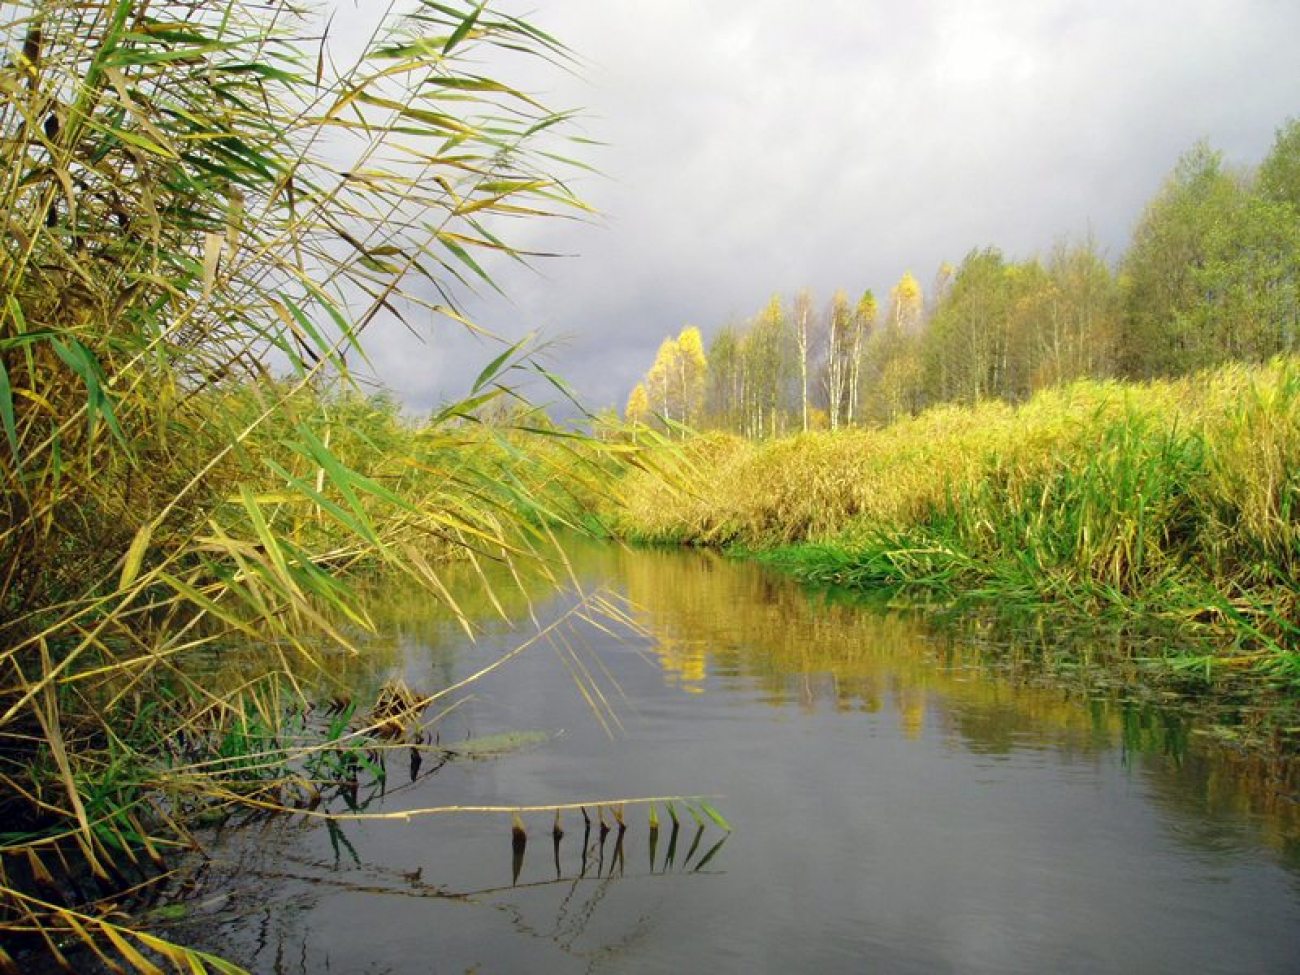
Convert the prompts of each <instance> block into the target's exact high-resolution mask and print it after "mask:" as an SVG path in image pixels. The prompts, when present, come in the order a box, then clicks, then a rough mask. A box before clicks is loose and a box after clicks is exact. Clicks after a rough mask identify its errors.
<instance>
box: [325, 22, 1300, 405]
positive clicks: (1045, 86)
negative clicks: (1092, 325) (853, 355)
mask: <svg viewBox="0 0 1300 975" xmlns="http://www.w3.org/2000/svg"><path fill="white" fill-rule="evenodd" d="M520 9H521V11H522V10H524V8H520ZM349 15H351V6H350V5H344V6H343V8H342V10H341V16H343V17H345V18H346V17H347V16H349ZM531 19H532V21H533V22H535V23H536V24H538V25H539V26H541V27H542V28H544V29H546V30H548V31H550V32H552V33H553V34H555V35H556V36H557V37H559V38H560V39H561V40H563V41H564V42H565V43H567V44H568V45H569V46H570V47H571V48H572V49H573V50H574V51H575V53H576V54H577V55H578V56H579V58H580V59H581V64H580V66H579V68H578V74H577V76H570V75H565V74H564V73H562V72H558V71H550V70H544V69H543V67H542V66H540V65H533V66H527V67H525V69H524V71H523V72H522V73H521V74H518V75H516V76H515V77H516V78H519V79H520V80H521V83H522V84H524V85H526V86H527V87H529V88H530V90H535V91H538V92H539V93H540V94H541V95H542V96H543V97H544V98H545V99H546V100H548V101H549V102H550V103H551V104H552V105H553V106H554V107H560V106H565V107H568V106H584V107H585V108H586V109H587V112H588V117H587V119H586V120H585V121H584V122H583V124H582V128H583V133H584V134H585V135H588V136H591V137H593V138H597V139H600V140H602V141H603V142H605V143H607V146H605V147H604V148H600V149H594V150H591V151H590V152H589V153H588V154H587V155H586V159H587V161H588V162H590V163H592V164H593V165H595V166H597V167H598V168H599V169H600V170H601V171H602V172H603V173H604V176H603V177H600V178H594V177H593V178H584V179H582V180H580V181H579V182H578V186H579V188H580V190H581V192H582V193H583V194H584V196H585V197H586V198H587V199H588V200H589V201H590V202H591V203H592V204H594V205H595V206H597V207H598V208H599V209H600V211H601V213H602V217H601V218H600V219H598V220H596V221H594V222H592V223H589V224H575V223H571V222H549V223H538V224H533V225H529V226H520V227H518V228H515V230H516V236H515V240H516V242H518V243H519V244H521V245H523V246H528V247H535V248H537V249H541V250H546V251H559V252H565V253H570V254H576V255H578V256H576V257H572V258H566V259H562V260H545V261H541V262H539V263H537V264H536V265H535V267H534V269H532V270H528V269H523V268H519V267H517V266H514V265H510V264H504V263H501V262H494V263H493V265H492V268H493V272H494V273H495V274H496V275H497V277H498V278H499V281H500V283H501V285H502V287H503V288H504V290H505V291H506V292H507V294H508V295H509V300H505V299H501V298H497V297H493V296H483V297H480V298H474V299H470V300H468V301H467V302H466V307H467V309H468V310H469V311H470V313H471V314H472V315H473V316H474V317H475V318H476V320H478V321H481V322H482V323H483V324H484V325H485V326H487V327H488V328H491V329H493V330H494V331H497V332H498V333H500V334H502V335H504V336H506V337H510V338H514V337H517V336H519V335H522V334H523V333H525V332H527V331H529V330H532V329H540V330H541V332H542V334H543V335H544V336H545V337H548V338H552V339H558V338H560V337H561V336H567V337H568V338H567V340H566V341H564V342H563V343H561V344H560V345H559V346H558V347H557V348H555V349H554V350H553V352H552V354H551V359H550V362H551V365H552V366H553V367H554V368H555V369H556V370H557V371H558V372H560V373H561V374H563V375H564V376H566V377H567V378H568V379H569V380H570V381H572V382H573V384H574V385H575V386H576V387H577V388H578V389H579V390H580V392H581V393H582V394H583V395H584V397H586V398H587V400H588V401H589V403H590V404H591V405H593V406H597V407H599V406H604V405H621V403H622V400H623V399H624V397H625V396H626V394H627V390H628V389H629V388H630V386H631V384H632V383H633V382H634V381H635V379H636V377H637V376H638V375H639V374H640V373H641V372H642V371H644V369H645V368H646V366H647V365H648V362H649V359H650V358H651V357H652V356H653V354H654V350H655V348H656V347H657V345H658V343H659V342H660V340H661V339H662V338H663V337H664V336H665V335H667V334H669V333H670V332H674V331H676V330H677V329H679V328H680V327H681V326H682V325H684V324H687V323H694V324H698V325H700V326H702V327H703V328H704V329H705V333H706V338H707V336H708V334H709V332H710V330H711V329H713V328H716V327H717V326H718V325H720V324H722V323H724V322H725V321H727V320H728V319H730V318H738V317H743V316H747V315H749V314H751V313H752V312H753V311H755V310H756V309H757V308H758V307H759V306H760V305H761V304H762V303H763V302H764V300H765V299H766V298H767V296H768V295H770V294H771V293H773V292H777V291H779V292H784V293H790V292H793V291H794V290H795V289H797V288H799V287H802V286H805V285H807V286H811V287H812V288H814V289H815V290H816V291H817V292H818V293H819V294H820V295H822V296H827V295H829V293H830V292H831V291H832V290H833V289H834V288H837V287H844V288H847V289H849V290H851V291H859V290H861V289H863V288H866V287H872V288H875V289H876V291H877V293H878V294H883V293H884V292H886V291H887V290H888V288H889V287H890V286H891V284H892V283H893V282H894V281H895V280H897V278H898V276H899V275H900V274H901V273H902V272H903V271H904V270H908V269H910V270H912V271H913V272H914V273H916V274H917V276H918V277H919V278H920V280H921V281H922V283H923V284H924V283H925V282H927V281H929V280H930V278H931V276H932V275H933V273H934V270H935V268H936V267H937V266H938V264H939V262H940V261H941V260H945V259H946V260H952V261H957V260H960V258H961V257H962V255H963V254H964V253H965V252H966V251H967V250H969V249H970V248H971V247H974V246H980V245H985V244H997V245H999V246H1001V247H1002V248H1003V249H1004V250H1005V251H1007V252H1008V253H1009V254H1011V255H1013V256H1017V257H1022V256H1028V255H1030V254H1032V253H1035V252H1039V251H1043V250H1045V249H1046V248H1048V247H1050V246H1051V244H1052V242H1053V241H1054V240H1055V239H1056V238H1058V237H1060V236H1062V235H1064V234H1081V233H1084V232H1087V231H1089V230H1091V232H1092V233H1093V234H1094V235H1095V236H1096V238H1097V239H1098V240H1099V241H1100V242H1101V243H1102V245H1103V246H1104V247H1106V248H1107V250H1108V251H1109V253H1110V255H1111V256H1112V257H1117V256H1118V255H1119V254H1120V253H1121V252H1122V250H1123V248H1124V246H1125V243H1126V241H1127V238H1128V235H1129V233H1130V231H1131V229H1132V226H1133V224H1134V222H1135V221H1136V219H1137V218H1138V216H1139V214H1140V211H1141V207H1142V206H1143V204H1144V203H1145V202H1146V201H1147V200H1148V199H1149V198H1150V197H1151V195H1152V194H1153V193H1154V192H1155V190H1156V189H1157V187H1158V186H1159V184H1160V181H1161V180H1162V179H1163V178H1164V176H1165V175H1166V174H1167V173H1168V172H1169V170H1170V169H1171V167H1172V166H1173V164H1174V162H1175V160H1176V159H1177V157H1178V155H1179V154H1180V153H1181V152H1183V151H1184V150H1185V149H1187V148H1188V147H1189V146H1190V145H1191V144H1192V143H1193V142H1195V141H1196V140H1197V139H1199V138H1208V139H1209V140H1210V141H1211V142H1212V143H1213V144H1215V145H1216V146H1217V147H1219V148H1221V149H1223V150H1224V151H1225V153H1226V155H1227V156H1228V158H1229V160H1231V161H1234V162H1238V163H1243V164H1244V163H1251V162H1255V161H1257V160H1258V159H1259V158H1260V157H1261V156H1262V155H1263V154H1264V153H1265V152H1266V151H1267V149H1268V147H1269V145H1270V144H1271V141H1272V138H1273V133H1274V130H1275V129H1276V127H1277V126H1278V125H1279V124H1281V123H1282V122H1283V121H1284V120H1285V119H1286V118H1287V117H1288V116H1290V115H1295V114H1300V71H1297V69H1296V67H1295V53H1294V45H1293V39H1294V38H1295V37H1297V36H1300V5H1297V4H1295V3H1292V2H1281V0H1278V2H1272V0H1246V2H1241V0H1237V2H1225V0H1193V2H1183V3H1177V4H1170V3H1150V2H1145V3H1144V2H1138V3H1134V2H1132V0H1126V2H1125V0H1103V2H1095V3H1088V4H1082V3H1064V2H1023V3H1012V2H1006V3H981V4H971V3H967V2H962V0H929V2H922V3H908V4H898V3H885V2H850V0H820V2H817V3H815V4H809V5H805V7H804V8H796V7H794V6H792V5H791V4H789V3H788V2H780V3H778V2H775V0H714V2H711V3H708V4H701V3H697V2H689V3H688V2H686V0H659V2H656V3H653V4H648V3H638V2H630V0H605V2H595V0H548V2H547V3H546V4H545V6H544V7H543V8H541V9H538V10H536V11H535V12H534V13H533V14H532V15H531ZM503 70H510V68H509V66H503ZM370 348H371V352H372V356H373V358H374V360H375V362H376V367H377V371H378V372H379V373H380V375H381V377H382V378H383V380H384V381H385V382H387V383H388V384H389V385H390V386H392V387H393V388H395V389H396V390H397V391H398V392H399V393H400V394H401V395H402V396H403V398H404V399H405V400H406V401H407V402H408V403H410V404H411V406H412V407H413V408H418V409H423V408H427V407H429V406H431V405H433V404H434V403H436V402H437V401H439V400H442V399H444V398H446V397H448V396H451V395H454V394H457V393H460V392H463V391H464V390H465V388H466V387H467V385H468V383H469V382H470V381H471V380H472V378H473V377H474V375H475V374H476V373H477V371H478V367H479V365H480V364H481V363H482V362H483V361H485V360H486V358H487V357H488V356H490V355H491V354H493V350H492V349H490V348H487V347H485V346H483V344H482V343H479V342H475V341H473V340H468V339H466V338H465V337H464V336H463V335H459V334H456V333H455V331H454V329H453V327H452V326H450V325H440V326H438V327H437V329H436V330H434V331H433V332H432V333H431V334H430V335H429V336H428V338H427V339H426V341H425V342H424V343H423V344H421V343H419V342H417V341H416V340H415V339H413V338H412V337H411V336H409V335H408V334H406V333H405V331H404V330H403V329H401V328H400V327H395V326H392V325H391V324H389V325H384V326H382V327H380V328H379V329H377V330H376V331H375V333H374V334H373V335H372V337H371V344H370Z"/></svg>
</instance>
